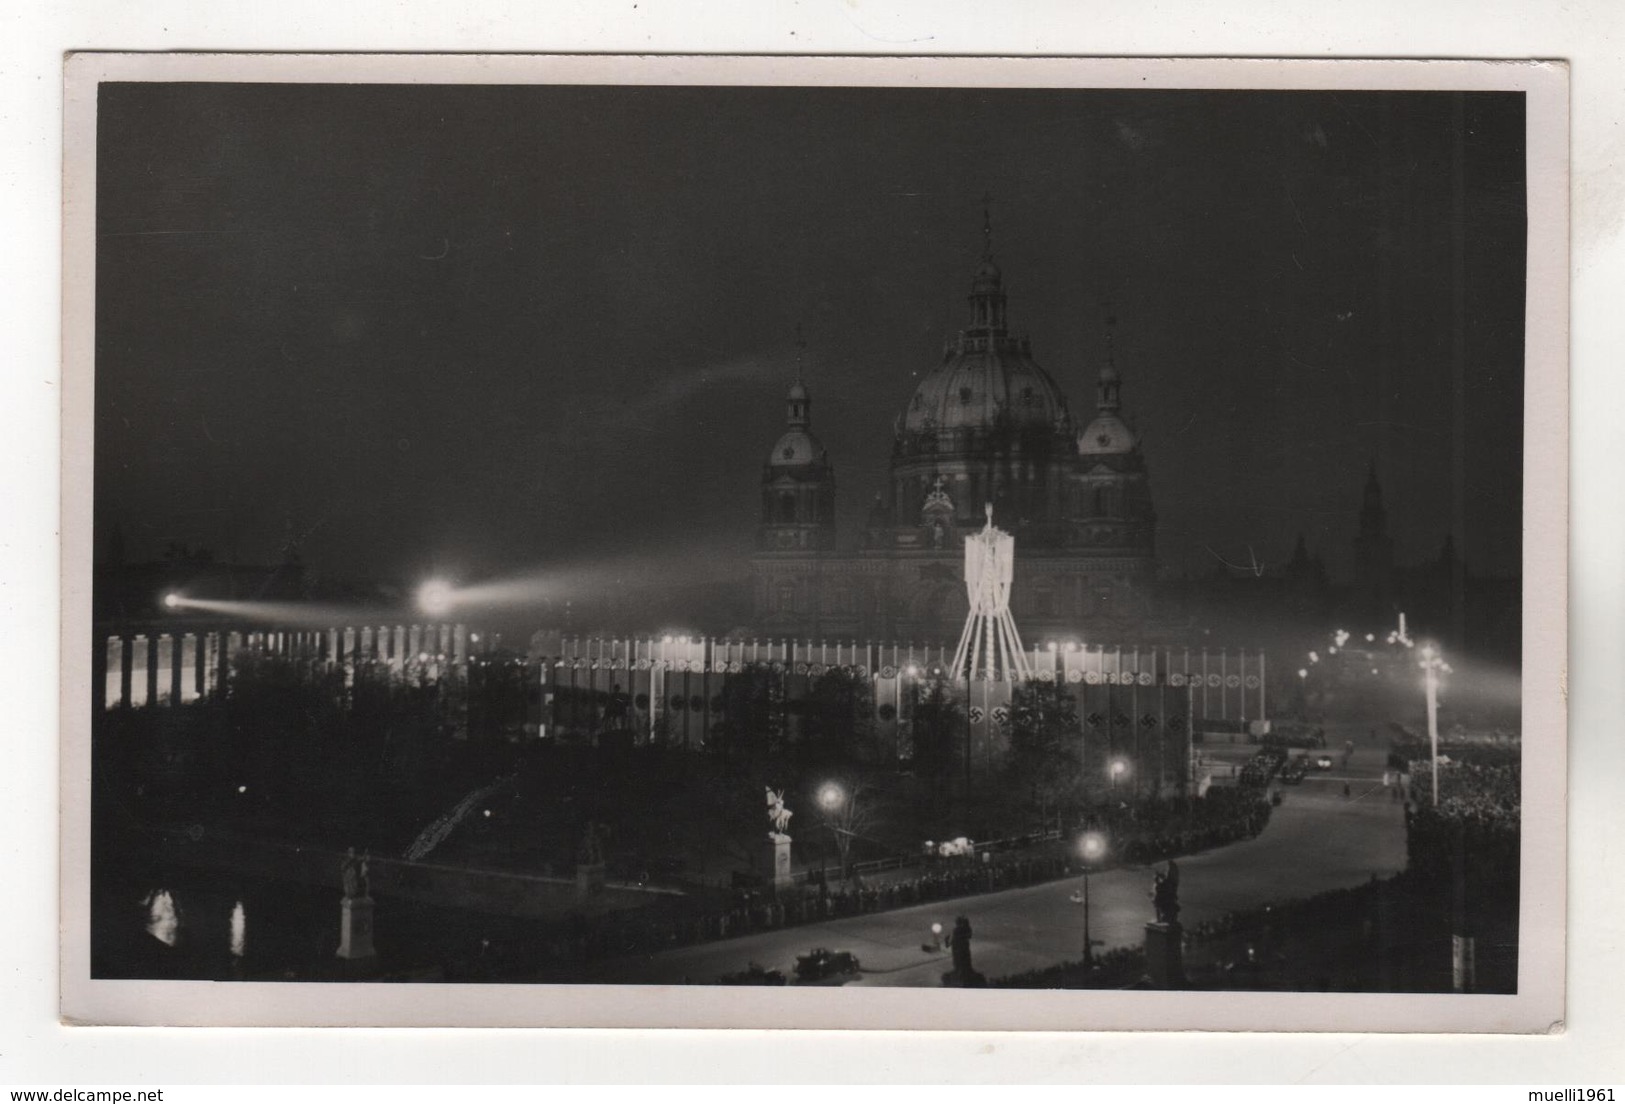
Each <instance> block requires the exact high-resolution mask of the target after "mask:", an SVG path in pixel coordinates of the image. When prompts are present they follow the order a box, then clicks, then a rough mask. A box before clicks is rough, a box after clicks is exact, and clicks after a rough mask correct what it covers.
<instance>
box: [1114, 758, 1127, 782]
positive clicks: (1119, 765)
mask: <svg viewBox="0 0 1625 1104" xmlns="http://www.w3.org/2000/svg"><path fill="white" fill-rule="evenodd" d="M1126 773H1128V763H1127V762H1125V761H1124V760H1122V759H1113V760H1112V777H1113V778H1119V777H1121V776H1122V775H1124V774H1126Z"/></svg>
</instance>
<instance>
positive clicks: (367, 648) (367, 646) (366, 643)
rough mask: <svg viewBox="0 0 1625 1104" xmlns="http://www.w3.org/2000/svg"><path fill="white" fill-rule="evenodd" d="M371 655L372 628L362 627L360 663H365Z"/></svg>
mask: <svg viewBox="0 0 1625 1104" xmlns="http://www.w3.org/2000/svg"><path fill="white" fill-rule="evenodd" d="M373 654H374V653H373V641H372V626H371V625H363V626H361V655H360V657H359V658H360V660H361V662H363V663H365V662H366V661H367V660H369V659H372V658H373Z"/></svg>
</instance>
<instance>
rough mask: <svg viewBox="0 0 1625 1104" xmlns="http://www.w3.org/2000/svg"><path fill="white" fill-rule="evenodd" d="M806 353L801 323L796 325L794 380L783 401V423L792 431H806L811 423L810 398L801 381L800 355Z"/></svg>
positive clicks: (805, 340) (805, 386) (805, 342)
mask: <svg viewBox="0 0 1625 1104" xmlns="http://www.w3.org/2000/svg"><path fill="white" fill-rule="evenodd" d="M806 351H807V339H806V338H805V337H803V336H802V333H801V323H800V322H797V323H796V378H795V382H794V383H792V384H791V385H790V394H789V395H788V396H787V397H786V399H785V419H784V420H785V422H787V423H788V424H789V425H790V426H791V427H792V428H794V429H806V428H807V426H808V425H810V424H811V422H812V398H811V396H809V395H808V394H807V385H806V384H804V383H803V382H802V381H801V368H802V365H801V361H802V354H803V353H805V352H806Z"/></svg>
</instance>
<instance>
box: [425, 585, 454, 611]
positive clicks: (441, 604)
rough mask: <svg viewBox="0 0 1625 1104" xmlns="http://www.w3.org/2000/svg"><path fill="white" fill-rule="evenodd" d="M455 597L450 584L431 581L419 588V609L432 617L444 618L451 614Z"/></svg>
mask: <svg viewBox="0 0 1625 1104" xmlns="http://www.w3.org/2000/svg"><path fill="white" fill-rule="evenodd" d="M453 597H454V595H453V593H452V589H451V584H450V583H448V582H446V581H445V580H444V579H430V580H429V581H428V582H426V583H424V584H423V585H422V586H421V587H419V588H418V608H419V609H420V610H422V611H423V612H424V613H426V614H428V615H429V616H430V617H444V616H445V615H446V614H448V613H450V612H451V606H452V600H453Z"/></svg>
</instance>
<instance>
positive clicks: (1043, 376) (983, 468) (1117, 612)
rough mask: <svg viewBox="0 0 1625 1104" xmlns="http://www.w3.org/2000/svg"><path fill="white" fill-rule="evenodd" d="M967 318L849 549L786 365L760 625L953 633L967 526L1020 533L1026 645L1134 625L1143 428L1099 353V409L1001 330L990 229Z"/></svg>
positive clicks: (881, 634) (763, 555) (784, 630)
mask: <svg viewBox="0 0 1625 1104" xmlns="http://www.w3.org/2000/svg"><path fill="white" fill-rule="evenodd" d="M984 239H986V241H987V242H988V245H987V247H986V248H985V249H984V252H983V255H982V259H981V262H980V263H979V264H978V265H977V268H976V272H975V275H974V277H973V278H972V281H971V288H970V295H969V296H968V300H969V307H970V319H969V325H967V326H966V327H965V328H964V329H963V330H961V331H960V332H959V334H958V336H957V337H955V338H953V339H951V340H950V341H949V342H948V343H947V345H946V347H945V348H944V350H943V354H942V359H941V360H940V361H939V362H938V363H937V365H936V367H935V368H934V369H932V370H931V371H930V372H929V373H928V374H927V375H926V376H925V377H924V379H922V380H921V381H920V384H919V386H918V387H916V388H915V390H914V394H913V395H912V396H910V397H909V399H908V401H907V404H906V405H905V407H904V408H903V410H902V413H901V414H900V415H899V416H898V418H897V421H896V428H895V432H894V435H893V440H892V451H891V470H890V478H889V481H888V483H887V486H886V487H885V489H884V490H883V491H881V492H879V493H877V494H876V495H875V501H874V505H873V507H872V508H871V509H870V511H869V515H868V518H867V521H866V523H865V525H864V528H863V532H862V533H861V534H859V535H858V539H857V542H856V547H855V548H854V547H852V546H851V544H850V543H848V544H847V546H846V547H844V548H843V547H840V546H838V545H837V534H836V532H835V469H834V466H833V465H832V463H831V461H830V457H829V454H828V453H827V452H826V451H825V449H824V447H823V446H822V445H821V444H820V443H819V441H818V438H817V436H816V435H815V434H814V432H813V419H812V398H811V395H810V394H809V393H808V390H807V388H806V387H805V386H804V385H803V383H802V382H801V380H800V379H799V378H798V379H797V380H796V382H795V383H794V384H793V385H792V386H791V388H790V392H789V395H788V398H787V402H786V410H785V422H786V426H785V430H784V432H783V434H782V435H781V436H780V437H779V439H778V441H777V443H776V444H774V446H773V449H772V451H771V452H770V453H769V454H768V456H767V462H766V464H765V465H764V467H763V471H762V504H761V524H760V526H759V529H758V534H757V546H756V553H755V555H754V556H753V558H752V568H753V586H754V590H753V604H754V607H755V618H754V620H755V625H756V627H757V629H758V630H759V631H761V632H763V633H764V634H767V635H770V636H782V637H794V638H803V639H805V638H811V639H821V638H828V639H859V640H861V639H873V640H915V641H920V642H928V641H940V640H944V639H946V640H949V641H952V640H953V639H954V638H955V637H957V636H958V634H959V631H960V628H961V627H962V625H963V624H964V620H965V615H966V613H967V605H968V603H967V599H966V595H965V586H964V565H963V561H964V551H963V549H964V538H965V536H966V535H968V534H970V533H972V532H974V531H976V530H978V529H980V528H981V527H982V525H983V524H984V522H985V520H986V507H987V506H988V505H991V507H992V511H993V522H994V524H995V525H997V526H998V527H999V528H1001V529H1004V530H1006V531H1007V532H1009V533H1012V534H1013V535H1014V536H1015V539H1016V572H1015V582H1014V589H1013V592H1012V595H1011V611H1012V612H1013V613H1014V615H1015V617H1016V621H1017V623H1018V624H1019V625H1020V626H1021V629H1022V632H1023V634H1024V635H1025V636H1026V637H1027V638H1028V639H1029V640H1030V641H1036V640H1039V639H1042V638H1043V637H1044V636H1045V635H1047V634H1055V635H1065V634H1067V633H1069V632H1072V631H1074V630H1075V627H1076V626H1078V625H1080V624H1084V623H1087V624H1089V625H1090V626H1092V628H1093V629H1094V630H1095V631H1096V632H1099V631H1100V630H1101V629H1102V628H1110V629H1111V630H1113V632H1112V635H1113V636H1114V637H1115V638H1117V639H1125V640H1132V639H1134V638H1136V637H1139V636H1143V635H1144V634H1145V632H1146V631H1147V629H1149V628H1150V626H1149V625H1148V619H1149V618H1151V617H1153V615H1154V598H1153V590H1154V584H1155V579H1156V527H1157V518H1156V512H1155V510H1154V509H1153V507H1152V502H1151V488H1150V484H1149V482H1148V480H1147V475H1146V466H1145V458H1144V457H1143V456H1142V454H1141V452H1140V441H1139V436H1138V435H1137V434H1136V433H1135V430H1134V427H1133V426H1131V425H1130V424H1129V423H1128V422H1127V421H1126V420H1125V419H1124V417H1123V415H1122V413H1121V410H1122V399H1121V394H1120V392H1121V388H1122V385H1123V381H1122V378H1121V376H1120V375H1119V373H1118V371H1117V368H1116V366H1115V365H1114V364H1113V363H1112V362H1111V359H1110V358H1108V361H1107V363H1106V365H1105V367H1103V368H1102V369H1101V371H1100V375H1099V380H1098V382H1097V383H1096V385H1095V409H1094V411H1093V412H1092V413H1090V414H1080V413H1075V412H1074V411H1073V409H1072V406H1071V404H1070V403H1069V402H1068V399H1067V396H1066V394H1065V392H1063V391H1062V390H1061V388H1060V386H1059V385H1057V384H1056V382H1055V380H1054V378H1053V377H1052V376H1051V375H1050V374H1049V373H1048V372H1047V371H1045V370H1044V369H1043V368H1042V367H1041V366H1040V365H1039V364H1038V362H1037V361H1036V360H1035V359H1034V358H1033V351H1032V346H1031V342H1030V341H1029V340H1028V339H1027V338H1025V337H1018V336H1015V335H1013V334H1012V333H1011V332H1010V327H1009V324H1008V321H1007V318H1006V306H1007V305H1006V299H1005V293H1004V284H1003V276H1002V274H1001V273H1000V271H999V267H998V265H997V264H995V263H994V260H993V255H992V249H991V234H990V233H988V231H987V228H986V227H985V226H984Z"/></svg>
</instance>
